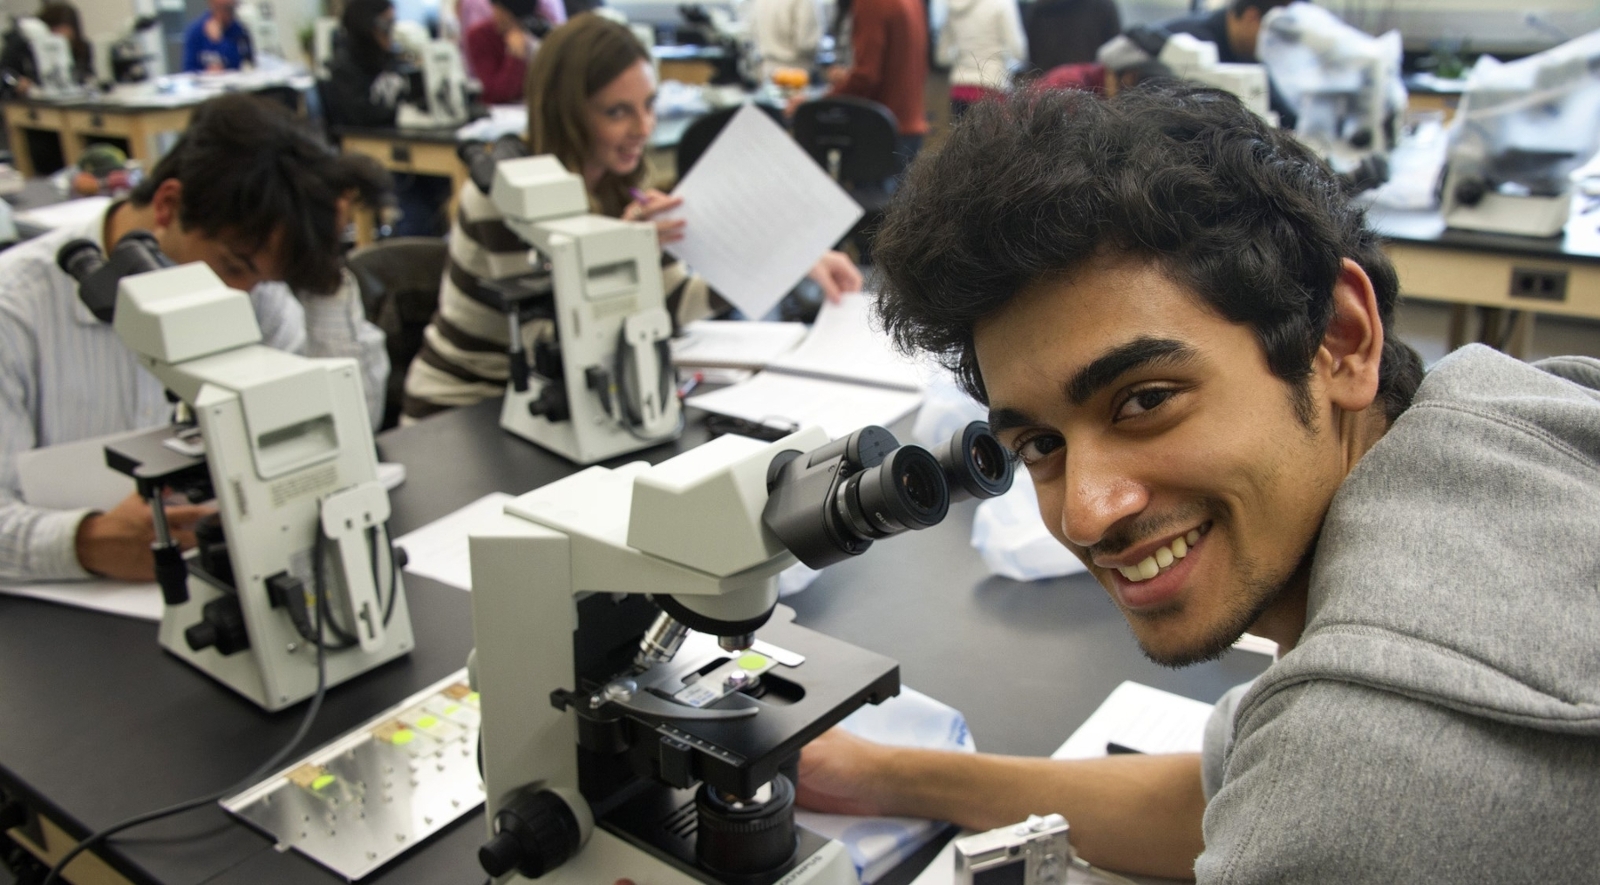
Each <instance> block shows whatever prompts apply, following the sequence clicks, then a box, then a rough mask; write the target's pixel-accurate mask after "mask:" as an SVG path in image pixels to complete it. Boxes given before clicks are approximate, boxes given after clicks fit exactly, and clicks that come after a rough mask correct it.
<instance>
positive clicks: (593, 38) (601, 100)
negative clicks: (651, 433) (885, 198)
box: [403, 13, 861, 420]
mask: <svg viewBox="0 0 1600 885" xmlns="http://www.w3.org/2000/svg"><path fill="white" fill-rule="evenodd" d="M655 91H656V83H655V69H654V67H653V65H652V64H651V59H650V53H649V50H648V49H647V48H646V47H645V46H644V45H643V44H641V43H640V42H639V40H638V39H637V38H636V37H634V35H633V33H632V32H631V31H629V30H628V29H627V28H626V27H624V26H622V25H619V24H617V23H615V22H612V21H610V20H608V19H605V18H601V17H600V16H597V15H594V14H592V13H585V14H582V15H579V16H577V17H575V18H573V19H572V20H571V21H569V22H567V23H566V24H564V25H562V26H561V27H559V28H556V29H555V30H553V31H551V32H550V34H549V36H548V37H546V38H545V40H544V43H543V44H542V45H541V46H540V48H539V52H538V53H537V54H536V55H535V56H534V58H533V61H532V63H531V64H530V65H529V68H528V85H527V103H528V135H527V139H528V147H529V149H530V151H531V152H532V153H533V154H551V155H554V156H555V157H556V158H557V159H559V160H560V161H561V163H562V165H564V166H566V168H567V170H568V171H569V172H572V173H573V174H575V175H579V176H582V178H583V183H584V187H585V188H586V190H587V191H588V194H589V206H590V210H591V211H593V212H596V213H598V214H601V215H608V216H611V217H613V218H622V219H625V220H629V221H651V222H653V223H654V224H655V226H656V234H657V237H658V239H659V240H660V241H661V242H662V243H671V242H674V241H676V240H678V239H681V238H682V237H683V233H684V224H685V223H684V222H683V221H681V220H670V219H667V218H664V217H662V216H663V214H664V213H666V212H668V211H669V210H671V209H673V208H675V207H677V206H678V205H680V204H681V203H682V200H681V199H680V198H678V197H671V196H668V195H666V194H664V193H661V192H660V191H657V190H653V189H648V188H647V187H646V183H647V181H648V179H649V167H648V164H647V163H646V162H645V151H646V149H647V148H648V146H649V141H650V134H651V133H652V132H653V131H654V130H655V124H656V116H655ZM459 203H460V209H459V211H458V212H457V215H456V218H455V221H454V224H453V226H452V227H451V231H450V267H449V268H448V270H447V272H446V273H445V275H444V280H443V282H442V283H441V285H440V292H439V309H438V310H437V311H436V312H435V313H434V316H433V319H432V320H431V321H430V323H429V324H428V328H427V329H426V330H425V331H424V334H423V344H422V349H421V351H419V353H418V355H417V358H416V359H415V360H413V361H412V363H411V367H410V369H409V371H408V372H407V373H406V396H405V406H404V412H403V416H404V418H405V419H408V420H415V419H418V418H423V417H426V416H428V415H431V414H433V413H435V412H438V411H442V410H444V409H447V408H450V407H453V406H461V405H469V404H471V403H474V402H477V401H478V400H481V399H487V398H489V397H494V396H499V395H501V393H502V392H503V391H504V390H505V386H506V379H507V377H508V375H509V373H510V369H509V365H510V364H509V361H508V360H507V358H506V349H507V347H508V345H509V338H508V331H507V325H506V318H505V314H503V313H502V312H501V311H500V309H499V307H498V306H497V299H496V298H494V297H493V296H492V295H491V294H490V293H487V292H486V291H484V289H483V286H482V284H483V282H484V281H485V280H493V279H499V278H502V277H506V276H510V275H512V274H515V273H517V272H518V271H519V270H525V269H526V265H527V252H528V247H527V246H526V245H525V244H523V243H522V242H521V241H520V240H518V239H517V237H516V236H515V235H514V234H512V233H511V231H510V230H509V229H507V228H506V226H505V224H504V223H503V222H502V221H501V216H500V213H499V211H498V210H497V209H496V208H495V206H494V204H493V203H491V202H490V201H489V198H488V196H487V195H486V194H484V193H483V191H481V190H479V189H478V188H477V187H476V186H475V185H473V184H472V183H471V182H470V181H469V182H467V183H466V184H465V185H463V186H462V189H461V194H460V201H459ZM661 271H662V278H663V279H662V284H663V285H662V288H663V289H664V290H665V291H666V293H667V311H668V313H670V314H671V315H672V318H673V322H674V323H675V324H682V323H687V322H690V321H692V320H696V319H702V318H705V317H710V316H715V315H717V314H720V313H723V312H726V311H727V310H728V306H727V304H726V303H725V302H723V301H722V299H721V298H719V297H717V296H716V294H715V293H713V292H712V291H711V289H710V287H709V286H707V285H706V283H705V281H704V280H702V279H700V278H699V277H696V276H694V275H692V274H691V273H689V271H688V268H686V267H685V266H684V265H683V263H682V262H680V261H675V260H672V259H670V258H668V257H666V256H663V257H662V268H661ZM809 276H810V277H811V278H812V279H813V280H816V281H817V283H818V284H819V285H820V286H821V287H822V289H823V292H824V294H826V295H828V296H829V297H835V296H836V295H837V294H838V293H840V292H845V291H854V290H857V289H860V288H861V273H860V271H858V270H857V269H856V267H855V265H854V264H853V263H852V262H851V261H850V259H849V258H847V257H845V256H844V255H843V254H841V253H839V252H831V251H830V252H828V253H825V254H824V255H823V256H822V257H821V258H819V259H818V261H817V264H816V265H815V266H814V267H813V268H812V270H811V272H810V274H809ZM548 325H549V324H548V321H545V320H539V319H530V320H527V321H525V322H524V323H523V324H522V336H523V339H524V345H525V346H529V347H531V346H532V343H533V341H534V339H535V338H536V337H537V336H538V335H540V334H542V333H543V332H544V330H545V329H547V328H548Z"/></svg>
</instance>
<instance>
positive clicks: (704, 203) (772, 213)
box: [666, 105, 861, 319]
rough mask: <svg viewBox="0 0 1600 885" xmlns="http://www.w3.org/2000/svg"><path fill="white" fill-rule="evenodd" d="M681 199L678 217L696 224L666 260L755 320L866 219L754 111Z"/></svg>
mask: <svg viewBox="0 0 1600 885" xmlns="http://www.w3.org/2000/svg"><path fill="white" fill-rule="evenodd" d="M673 194H674V195H675V196H680V197H682V198H683V205H682V206H681V207H680V208H679V209H677V210H676V211H675V212H674V213H672V217H676V218H683V219H685V220H687V221H688V223H689V224H688V227H687V228H686V230H685V234H684V238H683V239H682V240H681V241H679V242H677V243H672V244H670V245H668V246H666V250H667V252H669V253H671V254H672V255H673V256H675V257H678V258H681V259H683V260H684V261H686V262H688V263H689V266H690V267H692V268H694V270H695V272H696V273H698V274H699V275H701V276H702V277H704V278H705V279H706V281H707V282H709V283H711V286H712V288H714V289H716V290H717V291H718V292H720V293H721V294H722V295H723V297H725V298H727V299H728V300H729V301H731V302H732V303H733V304H734V306H736V307H738V308H739V310H741V311H743V312H744V315H745V316H747V317H750V318H752V319H759V318H761V317H763V316H766V315H767V312H768V311H770V310H772V308H773V307H774V306H775V305H776V304H777V303H778V301H779V300H780V299H782V298H783V296H784V293H786V292H788V291H789V290H790V289H792V288H794V284H795V283H798V282H799V281H800V279H801V278H802V277H804V276H805V274H806V271H808V270H810V269H811V266H812V265H814V264H816V262H817V257H818V256H820V255H821V254H822V253H823V252H825V251H826V250H828V249H829V248H830V247H832V246H833V244H834V243H837V242H838V241H839V239H840V238H841V237H843V236H844V235H845V234H846V233H848V232H849V230H850V226H851V225H853V224H855V223H856V219H858V218H860V217H861V207H860V206H858V205H856V203H855V201H854V200H852V199H850V197H849V195H848V194H846V193H845V192H844V191H843V190H842V189H841V188H840V187H839V185H838V184H837V183H835V182H834V181H833V179H831V178H829V177H828V176H827V175H826V174H825V173H824V172H823V171H822V169H821V167H819V166H818V165H817V164H816V162H815V161H814V160H812V159H811V157H810V156H808V155H807V154H806V152H805V151H803V150H801V149H800V146H799V145H797V144H795V142H794V139H792V138H790V137H789V135H788V133H786V132H784V131H783V129H782V127H780V126H779V125H778V124H777V123H774V122H773V121H772V118H771V117H768V116H767V115H766V114H765V113H764V112H763V111H761V110H760V109H759V108H756V107H753V106H749V105H747V106H745V107H744V108H743V109H741V110H740V111H739V113H737V114H734V115H733V118H732V119H731V120H729V121H728V125H727V126H726V127H724V128H723V130H722V132H721V133H720V134H719V135H718V136H717V139H716V140H715V141H713V142H712V143H711V146H710V147H709V148H707V149H706V152H705V153H704V154H703V155H702V156H701V157H700V160H699V161H698V162H696V163H695V165H694V168H693V169H690V170H689V174H688V175H685V176H684V177H683V180H682V181H680V182H678V186H677V188H676V189H675V190H674V191H673Z"/></svg>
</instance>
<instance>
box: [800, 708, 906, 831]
mask: <svg viewBox="0 0 1600 885" xmlns="http://www.w3.org/2000/svg"><path fill="white" fill-rule="evenodd" d="M893 753H894V750H893V749H891V748H889V747H885V746H883V745H881V744H875V743H873V742H871V741H868V740H864V739H862V738H858V737H856V736H855V735H853V734H851V733H850V732H848V731H845V730H844V729H842V728H838V727H834V728H830V729H828V730H827V731H825V732H823V733H822V736H821V737H819V738H817V739H816V740H814V741H812V742H811V743H809V744H806V746H805V749H803V750H801V751H800V782H799V783H798V784H796V785H795V802H796V803H798V804H799V805H800V806H801V807H802V808H809V809H811V810H812V811H821V812H825V813H828V814H859V815H866V816H869V817H875V816H879V815H885V814H890V813H891V812H890V811H889V810H888V809H887V808H885V807H884V804H883V800H882V798H881V796H880V794H879V790H878V788H877V785H876V784H875V782H874V778H875V777H876V775H877V774H878V773H879V772H882V771H883V770H884V766H886V765H887V764H888V763H889V760H890V757H891V756H892V755H893Z"/></svg>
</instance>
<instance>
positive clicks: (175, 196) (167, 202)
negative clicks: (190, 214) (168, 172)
mask: <svg viewBox="0 0 1600 885" xmlns="http://www.w3.org/2000/svg"><path fill="white" fill-rule="evenodd" d="M182 205H183V182H181V181H179V180H178V179H176V178H169V179H167V180H166V181H163V182H161V183H160V184H158V185H156V193H155V196H153V197H151V198H150V209H151V211H153V212H154V213H155V222H156V229H157V231H159V230H161V229H163V228H168V227H173V226H176V225H177V224H178V215H179V210H180V208H181V207H182Z"/></svg>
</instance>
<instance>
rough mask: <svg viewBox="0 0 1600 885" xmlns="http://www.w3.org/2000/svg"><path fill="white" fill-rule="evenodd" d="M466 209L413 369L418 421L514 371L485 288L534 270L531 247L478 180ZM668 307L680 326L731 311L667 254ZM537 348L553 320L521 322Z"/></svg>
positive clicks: (412, 405)
mask: <svg viewBox="0 0 1600 885" xmlns="http://www.w3.org/2000/svg"><path fill="white" fill-rule="evenodd" d="M460 196H461V198H460V200H459V201H458V202H459V204H460V209H459V210H458V211H457V213H456V217H455V220H454V221H453V223H452V224H451V228H450V261H449V264H448V265H447V266H446V268H445V272H444V275H443V279H441V280H440V283H439V307H438V310H437V311H435V312H434V315H433V319H432V321H430V322H429V323H428V328H427V329H426V330H424V332H423V341H422V349H421V350H420V351H419V352H418V353H417V358H416V359H415V360H413V361H412V362H411V367H410V369H409V370H408V371H407V372H406V387H405V405H404V409H403V412H402V422H409V421H416V420H417V419H420V418H425V417H427V416H429V415H432V414H434V413H436V412H440V411H443V410H445V409H449V408H453V407H455V406H465V405H471V404H472V403H475V402H478V401H479V400H483V399H488V398H489V397H495V396H500V395H501V394H502V393H503V392H504V391H505V386H506V382H507V380H508V378H509V377H510V362H509V361H508V360H507V358H506V348H507V346H508V345H509V343H510V338H509V332H510V328H509V323H508V322H507V320H506V315H505V314H504V313H503V312H502V311H501V309H500V308H499V307H498V306H497V304H498V299H497V297H496V296H495V295H493V294H492V293H489V292H486V291H485V290H484V289H483V288H482V285H483V283H484V281H486V280H501V279H506V278H508V277H516V276H521V275H523V274H526V273H528V272H529V270H530V269H531V268H530V265H529V248H528V246H527V244H525V243H523V242H522V241H521V240H520V239H519V238H518V237H517V235H516V234H514V233H512V232H511V230H510V229H509V228H507V227H506V226H505V224H504V222H503V221H502V217H501V215H500V212H499V210H498V209H496V208H495V206H494V204H493V203H492V202H490V201H489V197H488V195H486V194H485V193H484V192H483V191H481V190H479V189H478V188H477V186H476V185H474V184H473V183H472V182H471V181H468V182H466V183H465V184H463V185H462V187H461V195H460ZM661 273H662V277H663V279H662V289H663V290H664V291H665V292H666V293H667V312H668V313H670V314H671V315H672V318H673V322H674V323H675V324H678V325H681V324H683V323H687V322H690V321H692V320H697V319H703V318H705V317H708V316H711V315H713V314H715V313H720V312H722V311H724V310H726V309H727V305H726V303H725V302H724V301H723V300H722V299H721V298H720V297H718V296H717V295H716V294H715V293H714V292H712V291H711V288H710V287H709V286H708V285H706V282H705V280H703V279H701V278H700V277H697V276H694V275H692V274H690V273H689V271H688V268H687V267H685V266H684V264H683V262H681V261H677V260H675V259H672V258H669V257H668V256H667V255H665V254H663V255H662V256H661ZM521 332H522V340H523V346H524V348H526V349H528V350H529V351H530V352H531V351H532V348H533V343H534V341H536V340H537V339H538V338H539V337H540V336H547V335H549V334H551V324H550V322H549V320H545V319H538V318H530V319H526V320H524V321H523V322H522V324H521Z"/></svg>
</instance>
